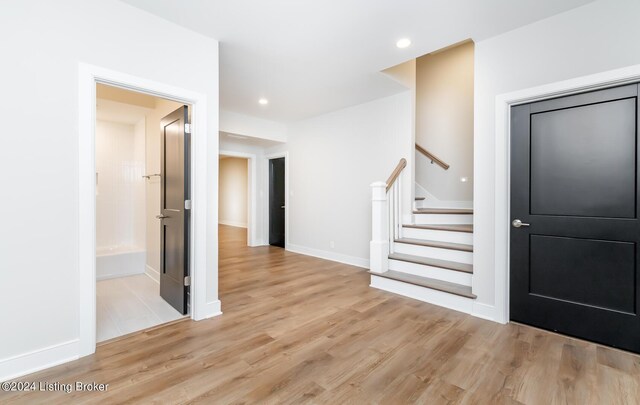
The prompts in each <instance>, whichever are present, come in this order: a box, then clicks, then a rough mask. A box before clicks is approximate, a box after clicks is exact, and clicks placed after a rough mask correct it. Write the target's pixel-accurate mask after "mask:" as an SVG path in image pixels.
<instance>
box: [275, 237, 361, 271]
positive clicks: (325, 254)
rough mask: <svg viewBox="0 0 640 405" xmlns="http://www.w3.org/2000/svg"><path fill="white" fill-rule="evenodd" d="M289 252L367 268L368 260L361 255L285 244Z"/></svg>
mask: <svg viewBox="0 0 640 405" xmlns="http://www.w3.org/2000/svg"><path fill="white" fill-rule="evenodd" d="M286 250H288V251H289V252H293V253H298V254H301V255H306V256H313V257H317V258H320V259H325V260H330V261H332V262H338V263H344V264H348V265H350V266H356V267H362V268H363V269H367V270H368V269H369V260H367V259H363V258H361V257H355V256H349V255H344V254H342V253H336V252H329V251H326V250H320V249H314V248H310V247H306V246H300V245H293V244H291V243H289V244H287V248H286Z"/></svg>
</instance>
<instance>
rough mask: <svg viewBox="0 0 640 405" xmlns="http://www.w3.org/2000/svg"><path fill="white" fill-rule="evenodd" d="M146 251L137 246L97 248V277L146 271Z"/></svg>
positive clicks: (110, 276) (100, 278)
mask: <svg viewBox="0 0 640 405" xmlns="http://www.w3.org/2000/svg"><path fill="white" fill-rule="evenodd" d="M145 263H146V251H145V250H144V249H142V248H139V247H137V246H107V247H98V248H96V279H98V280H106V279H108V278H115V277H124V276H131V275H134V274H142V273H144V269H145Z"/></svg>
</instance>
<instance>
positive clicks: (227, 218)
mask: <svg viewBox="0 0 640 405" xmlns="http://www.w3.org/2000/svg"><path fill="white" fill-rule="evenodd" d="M248 156H249V155H243V154H233V153H223V152H222V153H220V158H219V159H220V160H219V170H218V175H219V180H218V190H219V193H218V201H219V202H218V224H219V225H220V227H233V228H242V229H246V235H247V244H248V245H250V244H251V242H250V241H251V232H252V229H251V228H252V224H251V222H252V217H253V215H252V214H253V213H252V212H251V211H252V210H251V208H252V201H251V200H252V198H253V187H252V184H251V171H252V168H251V166H252V161H251V158H250V157H248Z"/></svg>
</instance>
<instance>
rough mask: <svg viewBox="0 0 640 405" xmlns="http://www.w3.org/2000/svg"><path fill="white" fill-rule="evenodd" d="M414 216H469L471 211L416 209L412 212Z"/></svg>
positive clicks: (464, 209)
mask: <svg viewBox="0 0 640 405" xmlns="http://www.w3.org/2000/svg"><path fill="white" fill-rule="evenodd" d="M413 213H414V214H458V215H471V214H473V210H472V209H468V208H418V209H415V210H413Z"/></svg>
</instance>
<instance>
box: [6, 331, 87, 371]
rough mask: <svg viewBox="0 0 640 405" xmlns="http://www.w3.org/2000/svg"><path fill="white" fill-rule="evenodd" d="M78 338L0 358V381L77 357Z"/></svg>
mask: <svg viewBox="0 0 640 405" xmlns="http://www.w3.org/2000/svg"><path fill="white" fill-rule="evenodd" d="M78 342H79V340H78V339H75V340H70V341H68V342H64V343H59V344H57V345H52V346H49V347H45V348H42V349H38V350H34V351H31V352H28V353H23V354H20V355H17V356H13V357H9V358H6V359H2V360H0V381H9V380H12V379H15V378H18V377H22V376H24V375H27V374H31V373H35V372H36V371H40V370H44V369H45V368H50V367H55V366H57V365H60V364H62V363H66V362H69V361H73V360H76V359H78V358H79V356H78V350H79V343H78Z"/></svg>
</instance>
